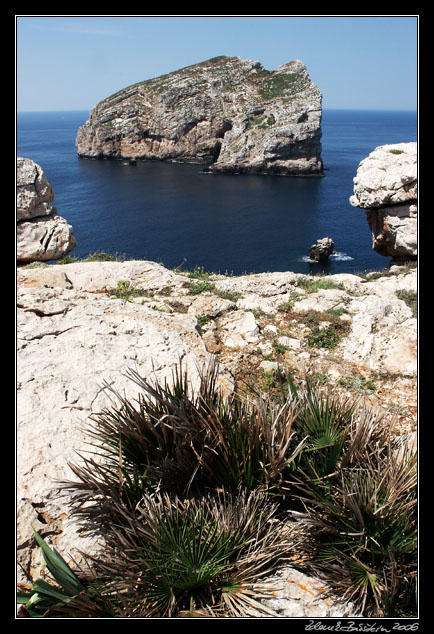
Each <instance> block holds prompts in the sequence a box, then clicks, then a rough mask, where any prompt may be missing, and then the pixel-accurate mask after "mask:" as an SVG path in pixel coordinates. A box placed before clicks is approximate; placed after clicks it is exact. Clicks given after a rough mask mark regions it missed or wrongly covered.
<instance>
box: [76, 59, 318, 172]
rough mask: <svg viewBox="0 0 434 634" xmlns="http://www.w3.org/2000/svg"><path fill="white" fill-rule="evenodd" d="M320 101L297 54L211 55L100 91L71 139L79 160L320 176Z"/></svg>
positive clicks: (315, 87)
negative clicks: (273, 58) (265, 57)
mask: <svg viewBox="0 0 434 634" xmlns="http://www.w3.org/2000/svg"><path fill="white" fill-rule="evenodd" d="M321 104H322V95H321V92H320V90H319V89H318V88H317V86H316V85H315V84H314V83H312V81H311V80H310V78H309V75H308V72H307V69H306V67H305V65H304V64H303V62H302V61H300V60H295V61H291V62H288V63H286V64H283V65H281V66H279V67H278V68H276V69H274V70H273V71H269V70H266V69H265V68H264V67H263V66H262V64H261V63H260V62H257V61H252V60H243V59H240V58H239V57H226V56H219V57H214V58H212V59H209V60H207V61H204V62H201V63H199V64H194V65H192V66H188V67H186V68H182V69H180V70H177V71H174V72H172V73H169V74H167V75H162V76H161V77H157V78H155V79H149V80H146V81H142V82H139V83H137V84H134V85H132V86H129V87H127V88H124V89H123V90H120V91H119V92H117V93H116V94H114V95H112V96H110V97H107V98H106V99H104V100H103V101H101V102H100V103H98V104H97V105H96V106H95V107H94V108H93V109H92V111H91V113H90V116H89V119H88V121H87V122H86V123H85V124H84V125H83V126H82V127H81V128H80V129H79V130H78V133H77V139H76V145H77V150H78V155H79V156H80V157H86V158H113V159H134V160H136V159H137V160H138V159H141V160H166V161H178V162H189V163H201V164H205V165H207V166H209V167H208V169H209V171H212V172H232V173H271V174H291V175H321V174H322V171H323V164H322V159H321V116H322V105H321Z"/></svg>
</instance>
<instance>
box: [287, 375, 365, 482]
mask: <svg viewBox="0 0 434 634" xmlns="http://www.w3.org/2000/svg"><path fill="white" fill-rule="evenodd" d="M289 385H290V392H289V396H290V400H292V401H294V402H295V403H297V409H298V414H297V417H296V419H295V420H294V424H293V429H294V432H295V433H296V435H297V437H298V438H304V439H305V443H304V446H303V451H302V452H301V453H300V456H299V459H298V460H297V461H296V463H295V466H296V467H297V470H298V471H299V473H303V474H304V477H305V478H306V479H309V480H312V481H315V480H318V479H321V478H323V477H326V476H329V475H330V474H332V473H333V472H334V471H335V470H336V468H337V466H338V464H339V462H340V460H341V458H342V454H343V449H344V446H345V444H346V443H347V442H348V439H349V437H350V429H351V422H352V420H353V416H354V413H355V411H356V407H357V403H354V402H352V401H349V400H346V399H342V398H341V397H339V396H336V395H332V396H330V395H328V394H326V395H324V394H323V393H322V391H321V390H320V388H319V387H318V386H314V385H313V384H312V383H311V382H310V381H309V380H308V381H307V382H306V384H305V385H304V386H302V387H296V386H295V383H294V381H293V380H292V378H291V377H289Z"/></svg>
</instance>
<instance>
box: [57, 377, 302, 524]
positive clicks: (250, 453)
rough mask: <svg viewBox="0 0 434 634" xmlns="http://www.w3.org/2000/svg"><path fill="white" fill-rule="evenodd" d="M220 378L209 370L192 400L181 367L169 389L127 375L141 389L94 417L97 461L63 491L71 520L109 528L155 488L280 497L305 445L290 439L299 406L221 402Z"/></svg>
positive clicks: (80, 468)
mask: <svg viewBox="0 0 434 634" xmlns="http://www.w3.org/2000/svg"><path fill="white" fill-rule="evenodd" d="M217 373H218V367H217V366H216V365H210V366H209V367H207V368H206V369H205V371H204V372H203V374H202V376H201V382H200V388H199V390H198V391H197V392H194V391H193V390H192V389H191V386H190V383H189V381H188V377H187V374H186V373H185V372H183V371H182V368H181V366H177V367H176V368H175V372H174V376H173V381H172V383H171V384H169V383H168V382H165V383H164V384H161V383H156V384H151V383H150V381H148V380H145V379H143V378H142V377H140V376H139V375H138V374H137V373H134V372H130V373H129V376H130V378H131V379H132V380H134V381H135V382H136V383H137V384H138V385H139V387H140V388H141V392H140V394H139V396H138V399H137V401H136V402H135V403H132V402H131V401H129V400H128V399H126V398H125V397H122V396H120V395H118V394H117V395H116V397H117V399H118V404H117V405H115V406H114V407H113V408H111V409H107V410H105V411H103V412H101V413H99V414H96V415H94V416H93V417H92V422H93V427H92V428H91V429H90V431H89V433H90V435H91V438H92V443H93V444H94V445H95V446H96V447H98V452H97V454H98V455H95V456H94V455H90V456H84V455H82V456H81V459H82V463H81V465H79V464H71V465H70V466H71V469H72V471H73V472H74V474H75V475H76V476H77V480H76V481H75V482H68V483H64V484H63V487H62V488H63V490H64V491H68V492H69V493H72V500H73V504H74V508H75V512H76V513H79V514H80V513H81V514H83V515H85V516H86V517H87V518H91V517H93V518H95V520H97V521H98V522H101V521H110V515H111V511H110V509H111V508H112V507H113V506H116V505H122V504H125V505H126V506H127V507H131V508H132V507H134V505H135V504H136V503H137V502H138V501H139V500H140V499H141V497H142V495H143V494H144V493H146V492H149V491H151V490H155V489H156V488H159V489H162V490H170V491H176V492H178V493H180V494H184V493H186V492H189V491H193V490H200V489H203V488H218V487H223V488H225V489H226V490H228V491H231V490H232V491H234V490H237V489H238V488H239V487H245V488H248V489H250V490H264V491H265V490H267V491H272V490H278V489H279V487H280V485H281V484H282V481H283V480H284V479H285V474H286V472H287V471H288V468H289V466H290V464H291V463H292V461H293V460H294V459H295V457H296V456H297V455H298V453H299V452H300V451H301V449H302V447H303V444H304V439H303V438H300V440H298V441H297V443H295V442H294V434H293V432H292V424H293V421H294V419H295V417H296V415H297V407H298V405H297V404H296V403H294V402H292V401H289V400H288V401H286V402H285V403H284V404H283V405H277V404H276V403H268V402H265V401H264V400H261V401H248V400H246V399H245V398H242V397H241V396H239V395H238V394H237V393H232V394H231V395H230V396H223V394H222V392H221V390H220V389H219V387H218V385H217ZM95 453H96V452H95ZM116 512H117V511H116Z"/></svg>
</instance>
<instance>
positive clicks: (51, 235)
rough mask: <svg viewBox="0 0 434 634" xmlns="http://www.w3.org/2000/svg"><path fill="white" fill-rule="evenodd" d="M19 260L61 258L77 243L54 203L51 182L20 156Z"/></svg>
mask: <svg viewBox="0 0 434 634" xmlns="http://www.w3.org/2000/svg"><path fill="white" fill-rule="evenodd" d="M16 178H17V205H16V220H17V230H16V241H17V250H16V252H17V261H19V262H32V261H47V260H57V259H59V258H61V257H63V256H64V255H66V254H67V253H69V251H71V250H72V249H73V248H74V247H75V246H76V244H77V241H76V238H75V235H74V232H73V229H72V227H71V225H69V224H68V222H67V221H66V220H65V219H64V218H62V217H61V216H59V214H58V212H57V209H56V208H55V207H54V206H53V205H52V202H53V201H54V199H55V195H54V191H53V189H52V186H51V183H50V182H49V181H48V179H47V177H46V176H45V174H44V171H43V170H42V168H41V167H40V166H39V165H38V164H37V163H35V162H34V161H32V160H31V159H28V158H22V157H19V158H18V159H17V173H16Z"/></svg>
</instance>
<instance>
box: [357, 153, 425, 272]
mask: <svg viewBox="0 0 434 634" xmlns="http://www.w3.org/2000/svg"><path fill="white" fill-rule="evenodd" d="M350 203H351V204H352V205H353V206H354V207H361V208H362V209H365V210H366V218H367V220H368V223H369V226H370V228H371V232H372V246H373V248H374V249H375V251H377V252H378V253H380V254H381V255H385V256H391V257H392V258H393V261H395V262H399V261H409V260H415V259H417V143H415V142H414V143H398V144H394V145H383V146H379V147H377V148H375V150H374V151H373V152H371V154H370V155H369V156H368V157H367V158H365V159H364V160H363V161H362V162H361V163H360V165H359V167H358V169H357V175H356V177H355V178H354V194H353V196H351V198H350Z"/></svg>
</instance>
